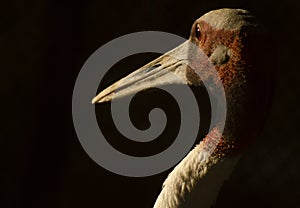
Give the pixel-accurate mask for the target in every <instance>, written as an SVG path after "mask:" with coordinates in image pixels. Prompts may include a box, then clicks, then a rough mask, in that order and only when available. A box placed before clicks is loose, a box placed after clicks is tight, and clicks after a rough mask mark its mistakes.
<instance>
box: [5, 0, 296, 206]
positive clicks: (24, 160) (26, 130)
mask: <svg viewBox="0 0 300 208" xmlns="http://www.w3.org/2000/svg"><path fill="white" fill-rule="evenodd" d="M295 3H297V2H296V1H291V0H285V1H282V2H280V3H277V2H276V3H275V2H274V1H271V0H260V1H253V0H252V1H250V0H249V1H240V0H235V1H233V0H232V1H216V0H210V1H204V0H203V1H190V0H186V1H177V2H175V1H171V0H161V1H158V0H153V1H145V2H143V1H137V0H135V1H50V0H48V1H47V0H43V1H25V0H24V1H16V0H13V1H8V0H6V1H4V0H2V1H1V2H0V48H1V51H0V53H1V58H0V60H1V62H0V63H1V71H2V75H1V76H0V78H1V81H0V83H1V87H0V89H1V115H2V119H1V120H2V124H1V152H0V154H1V166H0V187H1V194H0V206H1V207H151V206H153V203H154V201H155V198H156V197H157V195H158V193H159V190H160V187H161V184H162V182H163V179H164V178H165V176H166V174H167V173H162V174H160V175H158V176H154V177H147V178H127V177H123V176H118V175H115V174H112V173H110V172H108V171H106V170H104V169H103V168H101V167H99V166H98V165H97V164H95V163H94V162H93V161H92V160H91V159H90V158H89V157H88V156H87V154H86V153H85V152H84V150H83V148H82V147H81V145H80V144H79V141H78V139H77V137H76V134H75V131H74V127H73V123H72V114H71V98H72V91H73V86H74V83H75V80H76V77H77V75H78V73H79V71H80V69H81V67H82V65H83V64H84V62H85V61H86V59H87V58H88V57H89V56H90V55H91V54H92V53H93V52H94V51H95V50H96V49H97V48H99V47H100V46H101V45H103V44H105V43H107V42H108V41H110V40H112V39H114V38H116V37H119V36H121V35H125V34H127V33H132V32H137V31H144V30H156V31H165V32H170V33H174V34H177V35H180V36H182V37H185V38H188V35H189V31H190V26H191V25H192V23H193V21H194V20H195V19H196V18H198V17H200V16H201V15H203V14H204V13H205V12H207V11H209V10H211V9H217V8H222V7H232V8H244V9H248V10H250V11H252V12H253V13H254V14H255V15H256V16H257V17H258V18H259V19H260V20H261V21H262V22H263V24H264V25H265V26H266V27H267V28H268V29H269V31H270V32H271V33H272V35H273V38H274V40H275V44H276V45H277V48H278V53H279V56H278V60H277V61H278V68H279V70H278V73H277V84H276V89H275V90H276V91H275V97H274V102H273V105H272V108H271V109H270V115H269V118H268V121H267V123H266V126H265V128H264V131H263V133H262V135H261V136H260V138H258V140H257V142H256V143H255V145H253V146H252V147H251V148H250V149H249V150H247V151H246V152H245V154H244V155H243V157H242V158H241V160H240V161H239V163H238V165H237V167H236V169H235V170H234V172H233V174H232V175H231V177H230V179H229V180H228V181H227V182H226V183H225V184H224V186H223V188H222V190H221V192H220V195H219V197H218V200H217V203H216V207H300V190H299V187H300V183H299V173H300V169H299V163H300V158H299V151H300V140H299V132H298V130H299V127H298V125H299V110H298V107H299V96H300V93H299V92H300V91H299V86H298V84H299V83H300V78H299V75H300V74H299V65H298V56H299V55H300V53H299V47H300V44H299V40H298V36H299V33H298V31H297V28H298V26H299V23H300V18H299V7H298V5H296V4H295ZM270 61H272V60H270Z"/></svg>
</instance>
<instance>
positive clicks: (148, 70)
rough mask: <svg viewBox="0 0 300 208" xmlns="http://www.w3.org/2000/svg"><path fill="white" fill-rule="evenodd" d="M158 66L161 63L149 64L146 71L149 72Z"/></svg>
mask: <svg viewBox="0 0 300 208" xmlns="http://www.w3.org/2000/svg"><path fill="white" fill-rule="evenodd" d="M160 66H161V64H155V65H154V66H150V67H149V68H147V69H146V72H150V71H152V70H153V69H156V68H157V67H160Z"/></svg>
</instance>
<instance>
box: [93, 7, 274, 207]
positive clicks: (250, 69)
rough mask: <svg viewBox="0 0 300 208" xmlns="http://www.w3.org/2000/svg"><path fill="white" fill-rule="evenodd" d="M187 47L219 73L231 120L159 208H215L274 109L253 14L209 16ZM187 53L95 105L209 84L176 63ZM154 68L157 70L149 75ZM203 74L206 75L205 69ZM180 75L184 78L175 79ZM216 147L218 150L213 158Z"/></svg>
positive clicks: (179, 170)
mask: <svg viewBox="0 0 300 208" xmlns="http://www.w3.org/2000/svg"><path fill="white" fill-rule="evenodd" d="M187 42H192V43H194V44H195V45H197V46H198V47H199V48H200V49H201V50H202V51H203V52H204V54H205V55H206V56H207V57H209V60H210V62H211V63H212V64H213V65H214V67H215V69H216V70H217V72H218V75H219V77H220V79H221V81H222V84H223V87H224V89H225V93H226V99H227V119H226V124H225V129H224V131H223V132H220V129H219V128H218V126H215V128H213V129H212V130H211V131H210V132H209V133H208V135H207V136H206V137H205V138H204V139H203V141H201V142H200V143H199V144H198V145H196V147H195V148H194V149H193V150H192V151H190V152H189V154H188V155H187V156H186V157H185V158H184V159H183V160H182V161H181V162H180V163H179V164H178V165H177V166H176V167H175V168H174V170H173V171H172V172H171V173H170V174H169V176H168V178H167V179H166V181H165V182H164V184H163V189H162V191H161V193H160V195H159V196H158V199H157V201H156V203H155V205H154V207H155V208H168V207H169V208H179V207H189V208H192V207H210V206H211V205H212V204H213V202H214V201H215V199H216V197H217V193H218V191H219V189H220V187H221V185H222V183H223V181H224V180H225V179H226V178H227V177H228V175H229V174H230V172H231V170H232V168H233V166H234V164H235V163H236V162H237V160H238V158H239V155H240V154H241V152H242V151H243V149H244V148H246V147H247V146H248V145H250V144H251V143H252V142H253V141H254V139H255V138H256V137H257V135H258V133H259V131H260V129H261V128H262V126H263V123H264V119H265V116H266V112H267V109H268V106H269V103H270V97H271V96H270V95H271V93H270V92H271V88H272V80H273V72H272V70H273V68H272V64H271V63H270V60H271V58H270V57H271V56H272V55H271V54H272V53H271V51H270V48H271V45H270V41H269V39H268V36H267V35H266V33H265V32H264V30H263V28H262V27H261V26H260V25H259V23H258V22H257V20H256V19H255V18H254V17H253V16H252V15H251V14H250V13H249V12H248V11H245V10H241V9H220V10H214V11H211V12H209V13H207V14H205V15H203V16H202V17H200V18H199V19H197V20H196V21H195V22H194V24H193V26H192V29H191V33H190V38H189V40H187ZM184 47H186V43H183V44H182V45H181V46H178V47H177V48H176V49H174V50H172V51H171V52H169V54H165V55H162V56H161V57H159V58H157V59H156V60H154V61H152V62H150V63H149V64H147V65H145V66H144V67H142V68H140V69H138V70H136V71H135V72H133V73H132V74H130V75H128V76H127V77H125V78H123V79H121V80H120V81H118V82H116V83H115V84H113V85H112V86H110V87H108V88H107V89H105V90H104V91H102V92H101V93H100V94H98V95H97V96H96V97H95V98H94V99H93V101H92V102H93V103H101V102H105V101H110V100H111V99H112V98H119V97H123V96H126V95H129V94H133V93H136V92H138V91H140V90H144V89H147V88H151V87H157V86H161V85H166V84H188V85H195V86H201V83H202V81H203V79H208V78H212V77H211V76H210V74H208V75H207V76H204V77H202V76H201V78H200V77H199V76H198V75H197V73H196V72H195V71H193V69H191V68H190V67H189V66H187V65H186V64H184V63H181V60H174V59H172V58H170V54H178V53H182V51H184V50H183V48H184ZM192 55H193V54H189V56H190V58H192ZM196 64H201V63H196ZM151 67H152V68H153V67H154V70H151V73H149V69H150V68H151ZM201 70H203V71H204V73H205V67H202V68H201ZM174 73H175V74H176V75H177V77H178V78H174V76H171V74H174ZM219 137H221V139H220V140H219V139H216V138H219ZM213 145H215V146H216V147H217V148H216V149H214V150H213V152H212V154H210V149H211V146H213Z"/></svg>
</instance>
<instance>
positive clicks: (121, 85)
mask: <svg viewBox="0 0 300 208" xmlns="http://www.w3.org/2000/svg"><path fill="white" fill-rule="evenodd" d="M188 45H189V44H188V41H186V42H184V43H183V44H181V45H180V46H178V47H176V48H175V49H173V50H171V51H169V52H167V53H165V54H164V55H162V56H160V57H159V58H157V59H155V60H153V61H152V62H150V63H148V64H146V65H145V66H143V67H141V68H139V69H137V70H136V71H134V72H132V73H131V74H129V75H128V76H126V77H124V78H122V79H120V80H119V81H117V82H115V83H114V84H112V85H111V86H109V87H108V88H106V89H105V90H103V91H102V92H100V93H99V94H98V95H97V96H96V97H94V99H93V100H92V103H93V104H94V103H102V102H107V101H111V100H112V99H118V98H122V97H125V96H128V95H132V94H135V93H137V92H139V91H142V90H146V89H149V88H153V87H160V86H163V85H171V84H172V85H173V84H187V83H188V80H187V77H186V71H187V68H188V63H187V59H186V58H185V57H186V56H185V55H184V56H183V55H182V53H186V51H188V47H189V46H188ZM180 53H181V54H180ZM178 54H180V55H178ZM174 57H181V58H180V59H176V58H174Z"/></svg>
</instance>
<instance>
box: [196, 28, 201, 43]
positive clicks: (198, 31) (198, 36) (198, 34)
mask: <svg viewBox="0 0 300 208" xmlns="http://www.w3.org/2000/svg"><path fill="white" fill-rule="evenodd" d="M195 34H196V38H197V39H198V40H200V38H201V31H200V25H199V24H197V25H196V33H195Z"/></svg>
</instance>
